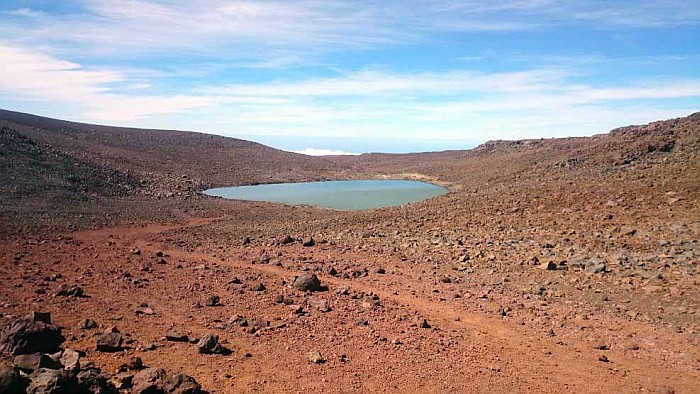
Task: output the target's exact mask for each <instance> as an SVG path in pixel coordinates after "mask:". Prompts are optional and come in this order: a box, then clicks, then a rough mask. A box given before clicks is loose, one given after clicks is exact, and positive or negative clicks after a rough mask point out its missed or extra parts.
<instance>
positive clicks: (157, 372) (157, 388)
mask: <svg viewBox="0 0 700 394" xmlns="http://www.w3.org/2000/svg"><path fill="white" fill-rule="evenodd" d="M165 378H166V374H165V370H164V369H162V368H146V369H144V370H142V371H140V372H139V373H137V374H136V375H134V377H133V380H132V387H133V388H132V390H131V392H132V393H133V394H156V393H164V386H165Z"/></svg>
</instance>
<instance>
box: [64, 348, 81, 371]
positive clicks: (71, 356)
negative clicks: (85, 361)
mask: <svg viewBox="0 0 700 394" xmlns="http://www.w3.org/2000/svg"><path fill="white" fill-rule="evenodd" d="M60 361H61V365H63V368H64V369H66V370H69V371H75V372H77V371H78V370H80V353H78V352H76V351H75V350H73V349H63V352H61V359H60Z"/></svg>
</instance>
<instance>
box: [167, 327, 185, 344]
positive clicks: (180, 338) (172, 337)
mask: <svg viewBox="0 0 700 394" xmlns="http://www.w3.org/2000/svg"><path fill="white" fill-rule="evenodd" d="M164 336H165V339H166V340H167V341H171V342H189V341H190V338H189V337H188V336H187V334H183V333H181V332H179V331H177V330H176V329H175V327H170V328H168V331H166V332H165V335H164Z"/></svg>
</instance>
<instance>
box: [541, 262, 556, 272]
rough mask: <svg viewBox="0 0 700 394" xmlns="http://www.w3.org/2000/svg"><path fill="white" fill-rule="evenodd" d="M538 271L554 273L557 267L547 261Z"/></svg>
mask: <svg viewBox="0 0 700 394" xmlns="http://www.w3.org/2000/svg"><path fill="white" fill-rule="evenodd" d="M540 269H542V270H545V271H555V270H556V269H557V265H556V264H555V263H554V262H553V261H547V262H546V263H542V264H540Z"/></svg>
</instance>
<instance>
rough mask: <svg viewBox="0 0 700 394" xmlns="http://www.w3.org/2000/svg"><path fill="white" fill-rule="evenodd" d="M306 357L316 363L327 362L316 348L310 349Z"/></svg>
mask: <svg viewBox="0 0 700 394" xmlns="http://www.w3.org/2000/svg"><path fill="white" fill-rule="evenodd" d="M306 359H307V360H309V361H310V362H312V363H314V364H323V363H325V362H326V359H324V358H323V356H322V355H321V353H319V352H318V351H316V350H311V351H309V352H308V353H307V354H306Z"/></svg>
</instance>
